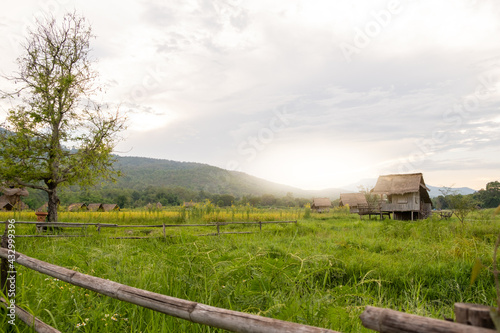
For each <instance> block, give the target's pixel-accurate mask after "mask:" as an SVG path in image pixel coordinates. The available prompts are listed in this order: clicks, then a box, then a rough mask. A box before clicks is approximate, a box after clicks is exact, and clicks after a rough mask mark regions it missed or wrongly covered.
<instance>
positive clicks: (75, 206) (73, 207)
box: [68, 202, 88, 212]
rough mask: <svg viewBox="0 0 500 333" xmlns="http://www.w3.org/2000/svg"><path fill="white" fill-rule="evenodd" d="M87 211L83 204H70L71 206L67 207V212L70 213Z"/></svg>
mask: <svg viewBox="0 0 500 333" xmlns="http://www.w3.org/2000/svg"><path fill="white" fill-rule="evenodd" d="M87 209H88V208H87V205H86V204H84V203H83V202H78V203H72V204H71V205H69V206H68V211H70V212H79V211H83V210H87Z"/></svg>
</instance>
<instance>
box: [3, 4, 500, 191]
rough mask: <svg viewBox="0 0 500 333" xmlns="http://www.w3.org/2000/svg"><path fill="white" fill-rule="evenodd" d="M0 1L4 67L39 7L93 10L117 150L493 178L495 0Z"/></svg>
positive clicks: (243, 163) (285, 176) (499, 97)
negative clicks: (124, 124)
mask: <svg viewBox="0 0 500 333" xmlns="http://www.w3.org/2000/svg"><path fill="white" fill-rule="evenodd" d="M0 9H1V10H0V13H1V14H0V22H2V23H0V39H1V43H2V45H3V47H2V52H1V54H0V64H1V68H0V71H1V72H2V73H4V74H9V73H12V72H13V71H15V70H16V64H15V59H16V58H17V57H18V56H19V55H20V52H21V49H20V48H19V46H18V45H19V42H21V41H22V40H23V39H24V37H25V36H26V33H25V31H26V28H27V27H28V26H29V25H32V24H33V22H34V18H35V17H40V16H42V15H45V13H49V12H50V13H53V14H54V15H55V16H57V17H59V16H61V15H62V14H64V13H65V12H67V11H73V10H76V11H77V12H78V13H80V14H82V15H83V16H85V17H86V18H87V19H88V20H89V21H90V23H91V25H92V27H93V32H94V34H95V35H96V36H97V38H96V39H95V40H94V43H93V50H94V51H93V57H95V59H96V60H98V62H97V64H96V69H97V70H98V71H99V73H100V78H101V82H102V84H103V85H105V87H106V90H107V93H106V95H104V96H103V97H102V99H103V100H105V101H107V102H109V103H110V104H111V105H115V106H118V105H120V108H121V110H122V111H123V112H125V113H127V115H128V117H129V129H128V130H127V132H126V133H125V135H124V137H125V140H124V141H123V142H121V143H120V144H119V146H118V147H117V151H118V152H119V154H122V155H132V156H146V157H156V158H165V159H171V160H178V161H193V162H202V163H207V164H210V165H214V166H219V167H222V168H226V169H232V170H239V171H243V172H246V173H249V174H251V175H255V176H258V177H261V178H265V179H268V180H271V181H275V182H279V183H283V184H287V185H292V186H297V187H301V188H304V189H322V188H329V187H341V186H342V185H346V184H348V183H351V182H355V181H357V180H359V179H362V178H373V177H377V176H378V175H380V174H387V173H398V172H423V173H424V178H425V180H426V182H427V183H429V184H431V185H435V186H440V185H445V186H451V185H455V186H469V187H472V188H475V189H479V188H481V187H484V186H485V184H486V183H487V182H489V181H494V180H500V174H499V170H500V154H499V150H500V149H499V146H500V145H499V144H500V113H499V106H500V42H499V41H498V36H499V35H500V26H499V24H500V3H498V1H493V0H492V1H486V0H485V1H474V0H457V1H453V2H449V1H430V0H429V1H426V0H406V1H404V0H400V1H397V0H389V1H373V0H371V1H368V0H366V1H350V2H344V1H342V2H341V1H336V2H333V1H326V0H325V1H319V0H316V1H315V0H308V1H290V0H282V1H278V0H276V1H258V0H252V1H243V0H241V1H240V0H225V1H222V0H221V1H203V0H200V1H184V0H183V1H180V0H179V1H169V0H168V1H152V0H151V1H148V0H143V1H133V0H129V1H93V0H89V1H85V2H83V1H71V0H60V1H59V0H47V1H43V0H42V1H22V2H21V1H19V2H6V3H4V4H2V5H0ZM8 84H9V83H7V82H1V83H0V87H2V88H6V87H8ZM2 103H3V104H1V105H0V106H1V108H0V116H1V117H3V116H4V115H5V113H6V111H7V109H8V108H9V105H10V104H7V103H6V102H5V101H3V102H2Z"/></svg>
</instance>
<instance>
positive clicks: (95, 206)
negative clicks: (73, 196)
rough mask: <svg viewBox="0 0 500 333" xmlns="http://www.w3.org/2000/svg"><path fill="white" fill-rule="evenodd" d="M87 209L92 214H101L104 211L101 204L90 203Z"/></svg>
mask: <svg viewBox="0 0 500 333" xmlns="http://www.w3.org/2000/svg"><path fill="white" fill-rule="evenodd" d="M87 207H88V209H89V210H90V211H92V212H99V211H101V212H102V211H103V210H104V208H102V204H100V203H91V204H89V205H88V206H87Z"/></svg>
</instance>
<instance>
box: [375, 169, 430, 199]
mask: <svg viewBox="0 0 500 333" xmlns="http://www.w3.org/2000/svg"><path fill="white" fill-rule="evenodd" d="M428 191H430V190H429V189H428V188H427V186H425V182H424V176H423V175H422V174H421V173H410V174H396V175H386V176H380V177H378V180H377V184H376V185H375V187H374V188H373V191H372V192H373V193H374V194H387V195H392V194H406V193H414V192H419V193H420V196H421V198H422V199H423V200H424V202H431V199H430V197H429V192H428Z"/></svg>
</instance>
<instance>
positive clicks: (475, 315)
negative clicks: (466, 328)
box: [455, 303, 495, 329]
mask: <svg viewBox="0 0 500 333" xmlns="http://www.w3.org/2000/svg"><path fill="white" fill-rule="evenodd" d="M455 318H456V320H457V323H460V324H465V325H472V326H476V327H486V328H492V329H494V328H495V324H494V323H493V320H491V316H490V307H489V306H486V305H481V304H470V303H455Z"/></svg>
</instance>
